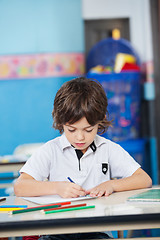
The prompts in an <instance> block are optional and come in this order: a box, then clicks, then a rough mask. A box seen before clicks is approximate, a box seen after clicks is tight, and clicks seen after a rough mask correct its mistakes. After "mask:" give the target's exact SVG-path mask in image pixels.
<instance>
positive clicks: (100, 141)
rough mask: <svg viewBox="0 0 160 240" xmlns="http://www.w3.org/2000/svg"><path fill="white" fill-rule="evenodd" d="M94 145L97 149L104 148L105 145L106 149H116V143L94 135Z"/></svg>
mask: <svg viewBox="0 0 160 240" xmlns="http://www.w3.org/2000/svg"><path fill="white" fill-rule="evenodd" d="M95 144H96V146H97V147H100V146H105V145H107V146H108V147H116V146H118V144H117V143H115V142H113V141H112V140H110V139H107V138H104V137H103V136H100V135H96V137H95Z"/></svg>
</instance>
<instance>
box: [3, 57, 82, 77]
mask: <svg viewBox="0 0 160 240" xmlns="http://www.w3.org/2000/svg"><path fill="white" fill-rule="evenodd" d="M82 74H84V54H82V53H59V54H54V53H51V54H29V55H12V56H0V80H5V79H8V80H9V79H10V80H11V79H23V78H40V77H56V76H73V75H82Z"/></svg>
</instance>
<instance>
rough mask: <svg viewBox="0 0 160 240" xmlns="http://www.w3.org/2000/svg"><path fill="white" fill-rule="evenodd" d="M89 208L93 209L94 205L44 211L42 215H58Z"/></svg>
mask: <svg viewBox="0 0 160 240" xmlns="http://www.w3.org/2000/svg"><path fill="white" fill-rule="evenodd" d="M89 208H95V205H91V206H84V207H75V208H65V209H57V210H51V211H45V212H43V213H45V214H50V213H58V212H67V211H75V210H83V209H89Z"/></svg>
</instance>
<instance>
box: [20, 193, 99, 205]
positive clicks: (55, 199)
mask: <svg viewBox="0 0 160 240" xmlns="http://www.w3.org/2000/svg"><path fill="white" fill-rule="evenodd" d="M93 198H94V197H91V196H89V195H87V196H83V197H78V198H62V197H60V196H59V195H46V196H40V197H23V199H25V200H27V201H30V202H34V203H37V204H52V203H61V202H72V201H79V200H84V201H85V200H87V199H93Z"/></svg>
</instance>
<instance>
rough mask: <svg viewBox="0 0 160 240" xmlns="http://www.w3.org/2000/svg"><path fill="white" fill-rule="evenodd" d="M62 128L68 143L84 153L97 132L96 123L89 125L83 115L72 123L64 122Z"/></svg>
mask: <svg viewBox="0 0 160 240" xmlns="http://www.w3.org/2000/svg"><path fill="white" fill-rule="evenodd" d="M63 129H64V133H65V136H66V138H67V139H68V141H69V142H70V144H72V145H73V146H74V147H75V148H76V149H79V150H81V151H82V152H83V153H85V152H86V151H87V149H88V147H89V145H90V144H91V143H92V142H93V140H94V138H95V136H96V134H97V131H98V124H96V125H94V126H91V125H90V124H89V123H88V122H87V119H86V118H85V117H83V118H81V119H80V120H79V121H77V122H75V123H73V124H69V123H66V124H65V125H63Z"/></svg>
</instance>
